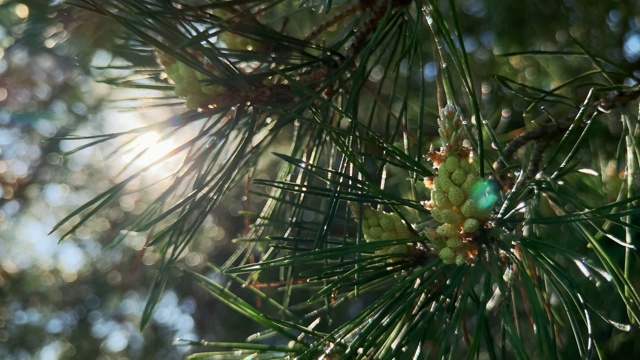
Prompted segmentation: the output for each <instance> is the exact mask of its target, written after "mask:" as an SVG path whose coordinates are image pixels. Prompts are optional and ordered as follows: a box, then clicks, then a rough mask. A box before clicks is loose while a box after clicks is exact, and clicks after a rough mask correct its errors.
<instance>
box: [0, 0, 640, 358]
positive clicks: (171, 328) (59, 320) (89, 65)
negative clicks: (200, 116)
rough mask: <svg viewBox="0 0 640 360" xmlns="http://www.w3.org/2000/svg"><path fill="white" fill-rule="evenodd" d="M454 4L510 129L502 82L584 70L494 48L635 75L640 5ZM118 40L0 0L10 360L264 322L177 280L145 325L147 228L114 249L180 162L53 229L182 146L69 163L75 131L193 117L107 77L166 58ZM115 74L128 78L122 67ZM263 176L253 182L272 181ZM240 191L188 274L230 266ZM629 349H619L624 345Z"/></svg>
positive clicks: (2, 229)
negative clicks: (589, 56) (593, 62)
mask: <svg viewBox="0 0 640 360" xmlns="http://www.w3.org/2000/svg"><path fill="white" fill-rule="evenodd" d="M308 3H309V6H311V5H314V2H308ZM315 3H317V4H318V5H319V4H322V2H321V1H315ZM458 3H459V6H460V8H461V9H462V10H463V12H464V13H463V14H462V15H463V17H462V18H461V19H462V22H461V23H462V28H463V30H464V31H465V33H464V40H465V44H466V46H467V49H468V51H469V52H470V55H471V60H472V61H473V68H474V70H475V72H476V74H477V75H478V78H479V79H480V80H481V81H480V84H481V86H482V93H483V95H484V98H483V99H482V100H483V102H484V105H487V106H489V105H491V107H494V108H499V109H501V113H500V115H499V117H502V119H503V120H504V123H505V124H506V123H508V124H509V126H511V127H514V126H515V127H517V126H519V125H518V124H522V123H523V122H524V119H521V117H522V115H519V114H521V113H522V111H523V110H524V109H525V108H526V106H527V102H526V101H524V100H522V99H520V98H518V97H517V96H514V95H513V94H512V93H508V92H503V91H502V90H501V86H500V84H499V83H498V82H496V81H493V80H492V77H491V74H499V75H503V76H506V77H510V78H513V79H516V80H518V81H521V82H526V83H528V84H530V85H532V86H539V87H543V88H550V87H553V86H555V85H556V84H559V83H561V82H562V81H564V80H566V79H568V78H571V77H572V76H575V74H577V73H579V72H580V71H581V67H582V66H583V65H584V64H580V63H577V62H576V61H577V60H576V59H575V58H570V57H566V58H555V59H553V60H551V59H548V58H547V59H545V58H532V57H511V58H508V59H507V58H501V57H497V56H496V54H501V53H506V52H510V51H523V50H563V49H567V48H572V47H574V46H575V41H577V42H580V43H581V44H583V45H585V46H586V47H588V48H589V49H591V50H593V51H594V52H596V53H597V54H598V55H600V56H604V57H606V58H607V59H608V60H610V61H612V62H614V63H616V64H618V65H620V66H621V67H622V68H624V69H625V70H627V71H630V72H634V71H636V72H635V74H636V75H640V73H638V72H637V69H639V68H640V5H636V4H634V3H635V2H633V1H599V0H587V1H571V0H566V1H563V2H556V1H542V0H530V1H523V2H516V1H510V2H504V1H491V0H484V1H481V0H468V1H458ZM291 21H295V19H292V20H291ZM293 28H295V26H294V27H293ZM121 31H122V30H121V29H120V28H119V27H118V26H117V25H116V24H114V23H113V22H111V21H109V20H108V19H106V18H102V17H99V16H97V15H95V14H90V13H87V12H84V11H82V10H80V9H77V8H74V7H72V6H70V5H68V4H66V3H64V2H62V1H45V0H25V1H10V0H0V185H1V187H0V358H2V359H31V358H35V359H74V358H75V359H94V358H95V359H178V358H181V357H182V356H183V355H184V354H185V353H187V352H188V351H189V347H187V346H180V342H179V341H178V342H177V343H176V342H175V340H176V339H188V340H199V339H207V340H215V341H225V340H230V339H234V338H235V337H234V333H235V332H236V331H240V330H238V328H241V331H242V333H246V332H247V331H249V330H251V329H250V327H251V326H253V325H251V324H248V323H247V322H246V321H242V319H241V318H240V317H238V316H237V315H235V314H234V313H233V312H231V311H230V310H229V309H228V308H226V307H224V306H223V305H221V304H219V303H217V302H215V301H214V300H213V299H211V298H210V297H209V296H207V295H206V294H205V293H204V292H203V291H202V290H200V289H199V288H198V287H197V286H196V285H195V284H192V283H190V282H189V281H181V277H180V274H179V273H178V272H176V276H174V277H172V280H171V282H170V283H169V286H168V288H167V290H166V291H165V293H164V295H163V298H162V300H161V301H160V303H159V305H158V307H157V309H156V312H155V315H154V316H153V321H152V323H151V325H150V326H149V327H148V328H147V329H146V330H145V331H144V332H140V331H139V322H140V316H141V313H142V309H143V306H144V303H145V299H146V296H147V291H148V284H149V283H150V282H151V279H153V277H154V275H155V271H156V267H154V265H155V264H156V263H157V261H158V256H157V255H156V254H155V253H154V252H153V250H146V251H144V252H143V251H142V249H143V246H144V244H145V241H146V237H147V235H148V234H144V233H126V237H125V240H124V241H123V242H122V243H120V244H113V243H112V242H111V240H112V239H114V238H115V237H116V235H118V234H121V227H120V225H121V224H122V223H123V222H124V221H125V220H126V219H127V218H128V217H130V216H132V215H135V214H139V213H140V212H142V210H144V208H145V206H146V204H148V202H149V201H150V199H153V196H154V194H156V193H157V192H158V191H160V190H161V189H162V188H163V186H166V185H167V184H166V181H162V180H161V179H163V178H164V176H165V175H166V174H167V173H168V172H170V171H171V169H172V168H174V167H175V166H176V163H173V162H172V161H175V162H179V161H180V159H179V158H177V159H174V160H172V161H168V162H163V163H162V164H160V165H158V166H154V167H152V168H150V169H149V170H148V171H147V172H146V173H145V176H143V177H141V178H140V179H139V180H137V181H136V182H134V183H132V184H130V186H131V190H132V191H131V192H130V193H127V194H126V195H125V196H122V197H121V198H120V199H119V200H118V201H117V202H116V203H114V204H113V205H112V206H111V208H110V209H109V210H108V211H106V212H103V213H101V214H100V215H99V216H96V217H94V218H93V219H92V221H90V222H89V223H87V224H86V225H84V226H82V227H81V228H80V229H78V230H77V231H76V232H75V235H74V236H72V237H71V238H69V239H66V240H64V241H62V242H59V240H60V237H61V234H62V233H64V232H65V231H66V230H68V228H61V229H59V230H58V231H56V232H53V233H51V234H50V233H49V232H50V230H51V229H52V228H53V227H54V225H55V224H56V223H58V222H59V221H60V220H61V219H63V218H64V217H65V216H66V215H67V214H69V213H70V212H71V211H73V210H74V209H75V208H77V207H78V206H80V205H82V204H83V203H85V202H87V201H88V200H90V199H91V198H93V197H94V196H96V195H97V194H99V193H101V192H102V191H104V190H106V189H107V188H109V187H110V186H112V185H113V184H115V183H116V181H117V180H118V179H122V178H123V177H124V176H126V175H127V173H128V172H131V171H135V170H136V169H140V168H142V167H144V166H147V165H149V164H151V163H152V162H153V161H155V160H156V159H158V158H160V157H161V156H162V155H163V154H164V151H166V149H168V148H170V147H171V143H170V141H171V139H168V140H167V139H164V138H162V137H161V135H160V132H159V131H154V130H153V129H150V130H149V131H147V132H145V134H144V135H143V136H139V137H136V138H134V139H132V140H131V141H126V139H118V140H116V141H109V142H104V143H100V144H98V145H97V146H91V147H87V148H85V149H82V150H81V151H78V152H73V153H70V152H72V150H73V149H76V148H77V147H79V146H82V145H84V144H86V143H88V142H89V140H69V139H68V136H71V135H84V136H89V135H100V134H105V133H114V132H123V131H126V130H130V129H133V128H137V127H141V126H146V125H150V124H153V123H154V122H155V121H157V120H158V119H168V118H171V117H173V116H177V115H178V114H179V113H180V112H181V111H182V107H181V104H180V103H177V104H176V106H165V107H155V106H153V104H154V102H153V101H149V103H148V104H146V103H145V100H144V99H158V98H162V97H163V96H167V95H168V94H163V93H161V92H150V91H148V90H144V91H143V90H136V89H120V88H117V87H115V86H113V85H112V84H108V83H107V84H105V83H101V82H99V81H97V80H99V79H105V78H111V77H115V76H118V75H123V74H126V73H127V71H129V70H127V69H128V68H134V67H144V66H151V65H153V64H155V61H156V60H155V58H154V57H153V54H145V53H139V52H135V51H130V49H128V48H127V47H126V46H124V45H123V42H122V41H121V37H120V36H119V34H121ZM118 64H120V65H121V66H122V69H121V70H114V69H113V66H114V65H118ZM107 65H108V66H110V68H109V69H106V68H105V67H106V66H107ZM436 67H437V66H436V63H435V62H431V63H429V64H427V66H426V67H425V68H424V69H423V72H424V74H425V75H426V78H427V79H428V80H430V81H434V79H435V74H436ZM118 71H120V72H121V73H118ZM141 99H142V100H141ZM506 120H509V121H506ZM184 131H186V132H188V131H189V129H185V130H184ZM194 131H195V130H194ZM177 136H180V134H178V135H177ZM184 136H188V134H184ZM68 153H70V154H68ZM267 168H268V167H266V166H265V169H264V171H262V170H260V169H258V173H257V174H254V177H256V178H269V177H272V176H273V174H272V173H269V171H268V170H267ZM261 171H262V172H261ZM134 189H146V190H144V191H135V192H134V191H133V190H134ZM243 195H244V191H243V189H242V188H241V187H239V188H238V189H237V190H235V191H232V193H231V194H230V196H229V197H228V199H227V200H225V202H223V204H222V205H221V206H220V207H219V208H218V209H217V210H216V211H215V212H213V213H212V214H210V217H209V220H208V221H207V223H206V226H205V227H204V228H203V229H202V236H201V237H200V239H199V241H197V242H194V244H193V245H192V246H191V248H189V249H188V251H186V252H185V254H184V256H183V258H182V262H181V266H182V267H185V268H190V269H194V270H196V271H199V272H205V273H206V272H207V270H206V263H207V262H217V263H220V262H222V261H224V260H225V259H226V256H228V254H230V253H231V251H232V247H233V245H232V243H231V239H233V238H235V237H237V236H240V235H242V233H243V231H245V224H244V220H243V218H242V216H241V213H240V211H241V210H242V209H243V207H242V204H241V203H242V201H243V198H242V196H243ZM260 205H261V202H260V200H255V201H254V202H252V206H254V207H255V209H259V208H260ZM212 276H213V275H212ZM238 324H242V325H241V326H240V325H238ZM256 329H257V328H256ZM618 340H619V341H615V339H614V341H612V342H611V347H615V346H617V345H616V344H618V343H619V344H624V343H625V341H624V339H622V340H620V339H618Z"/></svg>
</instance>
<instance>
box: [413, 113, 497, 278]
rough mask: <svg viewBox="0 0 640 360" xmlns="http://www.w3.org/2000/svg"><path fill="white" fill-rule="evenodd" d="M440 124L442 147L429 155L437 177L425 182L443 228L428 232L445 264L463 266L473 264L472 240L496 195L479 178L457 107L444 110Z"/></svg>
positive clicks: (430, 204) (433, 213)
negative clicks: (465, 139)
mask: <svg viewBox="0 0 640 360" xmlns="http://www.w3.org/2000/svg"><path fill="white" fill-rule="evenodd" d="M438 122H439V131H440V137H441V139H442V141H443V146H442V148H441V149H440V150H437V151H436V150H432V151H431V152H429V154H428V157H429V159H430V160H431V162H432V163H433V167H434V169H435V170H436V175H435V176H434V177H432V178H426V179H425V185H426V186H427V188H428V189H429V190H431V200H430V201H425V202H424V205H425V207H426V208H427V209H428V210H430V211H431V216H432V217H433V219H434V220H436V221H437V222H438V223H440V225H438V226H437V227H434V228H429V229H427V230H425V232H426V236H427V237H428V238H429V240H430V241H431V243H432V245H433V247H434V248H435V250H436V251H437V252H438V256H440V258H441V259H442V261H443V262H444V263H445V264H453V263H455V264H457V265H462V264H464V263H465V262H473V261H474V259H475V256H476V254H477V244H476V243H474V241H473V238H474V236H475V235H476V234H477V232H478V230H480V228H481V227H482V226H483V225H484V224H485V223H486V221H487V220H488V219H489V216H490V215H491V212H492V210H493V206H494V204H495V202H496V200H497V195H496V194H494V193H492V192H491V189H492V187H491V186H490V184H488V183H487V182H486V181H484V180H483V179H482V178H480V175H479V173H478V170H477V166H476V164H475V163H474V161H473V157H472V151H471V148H469V147H468V146H466V145H464V141H463V134H462V129H461V120H460V118H459V115H458V113H457V111H455V108H454V107H453V106H447V107H445V108H444V109H443V110H442V114H441V117H440V119H439V120H438Z"/></svg>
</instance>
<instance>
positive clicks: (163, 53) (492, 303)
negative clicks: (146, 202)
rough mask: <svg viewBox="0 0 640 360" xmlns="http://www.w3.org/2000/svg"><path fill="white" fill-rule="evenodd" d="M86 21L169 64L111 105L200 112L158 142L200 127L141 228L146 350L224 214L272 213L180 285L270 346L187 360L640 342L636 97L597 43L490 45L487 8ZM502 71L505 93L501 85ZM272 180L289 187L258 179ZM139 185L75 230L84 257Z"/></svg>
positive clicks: (187, 13) (107, 11)
mask: <svg viewBox="0 0 640 360" xmlns="http://www.w3.org/2000/svg"><path fill="white" fill-rule="evenodd" d="M71 3H72V4H73V5H75V6H78V7H80V8H83V9H86V10H87V11H92V12H95V13H97V14H100V15H103V16H105V17H108V18H110V19H111V21H113V22H116V23H118V24H120V26H122V28H124V29H125V30H126V32H124V33H123V34H121V36H123V42H124V44H125V45H126V46H128V47H129V48H130V49H131V50H133V51H136V52H138V53H140V54H144V55H146V56H148V57H156V58H157V59H158V62H157V64H156V65H154V66H146V67H143V68H135V69H129V70H132V71H130V72H129V73H128V74H127V75H125V76H124V77H119V78H109V79H103V81H107V82H108V83H111V84H117V85H119V86H129V87H139V88H149V89H155V90H163V91H165V94H166V96H165V97H162V98H157V99H154V100H155V101H156V102H157V103H158V105H163V106H173V107H176V106H179V107H182V106H185V105H186V107H184V112H183V114H182V115H180V116H179V117H178V118H170V119H167V120H165V121H159V122H158V123H157V124H154V125H153V127H154V129H162V131H163V134H164V136H167V137H169V136H172V134H173V133H175V132H176V131H178V129H180V128H182V127H186V126H193V125H194V124H197V126H198V127H199V131H197V132H195V133H194V134H193V136H192V137H191V138H190V139H188V140H187V141H185V142H184V143H183V144H181V145H180V146H178V147H176V148H175V149H174V150H173V151H172V152H170V153H169V154H168V155H167V156H166V158H162V159H160V160H158V161H157V162H156V163H155V164H151V165H149V166H154V165H156V164H157V163H160V162H162V161H164V160H166V159H168V158H170V157H173V156H178V155H181V156H182V155H183V156H184V160H183V161H182V163H181V165H180V166H179V168H178V169H176V170H175V172H173V173H171V174H167V178H168V179H170V180H171V182H172V185H171V186H169V187H168V188H167V189H166V190H165V191H163V192H162V193H159V194H157V196H156V199H155V200H154V201H153V203H152V204H150V206H148V207H147V208H146V210H144V211H143V212H142V213H141V214H140V215H139V216H137V217H136V218H135V219H132V220H131V221H130V223H129V224H126V229H127V230H129V231H138V232H146V231H150V230H153V235H152V237H151V238H150V241H149V243H148V246H150V247H154V248H156V249H157V250H158V251H159V252H160V254H161V256H162V263H161V265H160V268H159V271H158V275H157V277H156V279H155V280H154V282H153V284H152V288H151V291H150V294H149V299H148V302H147V306H146V308H145V310H144V314H143V321H142V327H144V326H145V325H146V324H147V323H148V321H149V319H150V317H151V314H152V313H153V310H154V307H155V306H156V304H157V303H158V301H159V299H160V296H161V294H162V291H163V288H164V287H165V284H166V283H167V281H168V279H169V277H171V276H172V275H173V274H174V272H173V269H175V268H176V267H177V268H180V266H179V261H180V258H181V254H182V253H183V251H184V250H185V249H187V248H188V247H189V246H190V244H191V243H192V242H195V241H198V236H201V233H200V232H199V230H200V229H201V227H202V225H203V223H204V222H205V220H206V218H207V216H208V215H209V214H210V213H211V212H212V211H213V209H214V208H215V207H216V206H218V205H219V204H220V202H221V201H222V200H223V199H224V197H225V196H226V194H228V193H229V192H230V191H231V190H232V189H233V188H234V187H235V186H246V187H247V191H248V192H249V194H250V196H247V202H250V201H251V199H254V198H256V197H263V198H264V199H266V202H265V205H264V207H263V208H262V210H261V211H260V212H259V213H251V212H248V211H247V212H246V213H245V214H244V215H245V216H246V218H247V219H249V222H250V226H248V227H247V229H246V230H247V234H246V235H244V236H242V237H240V238H238V239H236V244H237V250H236V252H235V253H234V254H232V255H231V256H230V257H229V258H228V260H227V261H226V262H224V263H222V264H210V266H209V267H210V270H212V271H213V272H215V273H216V274H217V276H215V277H212V276H207V274H206V273H202V274H201V273H196V272H190V271H186V270H185V272H186V273H187V274H189V275H190V277H189V278H190V279H191V280H192V281H194V282H197V283H199V284H200V285H201V286H202V287H203V288H204V289H206V290H207V291H208V292H209V293H210V294H211V296H213V297H215V298H217V299H218V300H219V301H221V302H223V303H225V304H227V305H228V306H229V307H230V308H231V309H233V310H235V311H237V312H239V313H240V314H242V315H244V316H246V317H247V318H248V319H250V320H252V321H254V322H256V323H258V324H259V325H260V326H262V327H263V328H264V331H261V332H260V333H257V334H247V338H246V339H238V342H234V343H227V342H206V341H202V342H200V341H190V340H182V341H181V343H183V344H188V345H195V346H197V348H196V351H195V352H194V353H193V354H192V355H190V357H189V358H190V359H204V358H211V359H242V358H260V359H267V358H301V359H318V358H326V359H393V358H396V359H405V358H416V359H418V358H438V359H440V358H464V357H466V358H479V357H482V358H491V359H509V358H518V359H529V358H540V359H555V358H575V357H579V358H584V359H587V358H595V357H600V358H603V357H604V354H605V347H606V345H607V342H606V341H607V340H608V339H609V338H611V336H610V335H607V334H611V332H618V331H622V332H631V333H637V330H636V327H637V324H638V322H639V321H640V296H639V295H638V291H637V290H638V287H637V284H638V262H637V259H636V257H637V249H636V242H637V231H638V230H639V227H638V225H637V224H638V221H637V215H638V205H637V204H638V200H639V199H640V194H639V184H638V166H637V165H638V156H639V155H640V145H639V144H638V141H640V138H639V137H638V130H637V125H638V110H637V98H638V97H639V96H640V89H639V88H638V85H637V81H638V79H637V77H636V75H634V73H633V72H632V71H630V70H628V69H626V68H624V67H622V66H618V65H616V64H615V63H614V62H612V61H609V60H607V58H606V56H605V55H606V54H602V55H596V53H599V52H598V51H596V50H598V49H596V48H593V47H592V46H590V44H589V43H585V42H581V41H580V39H578V35H575V36H576V41H574V42H573V43H571V44H567V45H566V48H553V50H547V49H549V48H550V46H547V45H545V46H540V44H541V43H543V41H546V39H545V38H544V34H541V35H540V38H539V39H520V41H523V42H525V46H524V47H519V45H520V44H519V43H518V39H509V34H506V35H503V36H501V37H498V36H497V35H496V39H494V41H495V45H493V44H491V43H490V42H491V40H487V41H488V42H489V44H483V45H481V44H478V43H477V42H476V40H477V39H478V38H479V37H478V34H475V33H472V34H469V31H475V29H468V28H466V27H465V24H466V23H468V22H471V20H470V19H471V18H472V17H473V16H474V10H473V4H470V3H469V2H455V1H436V0H414V1H408V0H360V1H331V0H324V1H311V0H306V1H305V0H300V1H294V0H266V1H253V0H227V1H213V0H211V1H205V0H202V1H197V0H192V1H186V0H184V1H137V0H119V1H115V0H113V1H103V0H76V1H72V2H71ZM526 3H531V6H539V5H540V4H539V3H538V2H536V1H531V2H526ZM483 4H484V6H486V8H485V11H487V9H489V8H491V9H494V10H495V9H497V10H496V14H500V11H498V10H501V11H506V10H505V9H504V8H506V7H507V5H504V4H502V2H492V1H487V2H484V3H483ZM492 6H493V7H495V8H492ZM462 9H464V10H465V11H462ZM476 10H477V9H476ZM520 10H522V9H520ZM540 11H542V10H540ZM605 13H606V12H605ZM523 14H524V12H523V13H520V12H518V15H519V16H523ZM578 14H579V15H580V14H583V13H578ZM496 16H497V15H496ZM537 21H541V19H538V20H537ZM487 26H488V25H487ZM494 26H495V34H500V24H494ZM479 30H480V29H478V31H479ZM515 32H516V31H514V33H513V34H511V35H510V36H516V34H515ZM522 33H524V31H523V32H522ZM572 34H573V33H572ZM471 35H474V36H476V37H472V36H471ZM528 40H531V41H530V43H528ZM472 44H473V45H472ZM504 44H508V45H509V47H511V46H513V48H509V51H514V52H511V53H502V54H499V56H496V55H494V54H493V53H491V51H490V50H493V49H506V48H507V46H505V45H504ZM471 46H473V47H475V48H476V50H474V51H471V50H470V49H469V47H471ZM492 46H495V47H492ZM478 47H484V51H481V50H482V49H480V50H477V48H478ZM523 48H524V49H535V50H527V51H522V49H523ZM487 49H489V51H487ZM516 50H517V51H518V52H515V51H516ZM569 60H570V63H567V62H568V61H569ZM490 62H501V64H505V65H504V66H505V70H504V71H499V72H497V73H495V74H493V75H492V78H491V75H489V74H487V73H486V72H485V73H483V71H486V70H487V69H489V68H493V69H496V68H498V67H497V66H493V67H490V66H489V65H487V64H488V63H490ZM556 63H563V64H561V65H556ZM507 64H509V65H507ZM524 64H528V65H524ZM483 66H484V67H483ZM565 67H566V71H565ZM534 73H537V74H538V75H537V76H536V75H535V74H534ZM176 98H182V99H184V100H185V101H184V102H182V101H181V102H178V103H177V102H176ZM505 109H509V111H505ZM517 109H520V111H518V110H517ZM512 111H513V112H521V113H522V114H524V115H523V116H515V115H512V114H511V112H512ZM612 124H615V125H612ZM144 130H145V129H142V130H136V131H137V133H142V132H143V131H144ZM133 133H135V132H133ZM131 134H132V132H129V133H126V134H124V133H122V134H104V135H102V136H98V137H94V138H91V139H90V140H91V141H90V143H89V145H83V146H82V148H84V147H86V146H90V145H94V144H98V143H102V142H104V141H106V140H109V139H112V138H115V137H118V136H123V135H131ZM612 144H613V145H612ZM272 154H273V155H272ZM274 157H275V160H276V161H277V163H278V170H277V172H273V178H272V179H257V178H256V179H254V178H252V173H253V171H254V170H255V169H266V168H268V167H269V166H270V165H268V164H271V161H274V160H273V159H274ZM144 171H145V169H142V170H139V171H138V172H135V173H134V174H133V175H131V176H129V177H127V178H125V179H124V180H123V181H122V182H120V183H117V184H115V185H114V186H113V187H112V188H110V189H106V190H105V191H104V192H103V193H102V194H101V195H99V196H98V197H96V198H95V199H93V200H91V201H89V202H87V203H86V204H85V205H83V206H81V207H80V208H78V209H77V210H76V211H74V212H73V213H71V214H69V215H68V216H67V217H66V218H65V219H63V221H61V223H60V224H59V225H58V227H56V229H59V228H62V227H66V228H65V229H66V230H67V232H66V234H67V235H70V234H72V233H73V232H74V231H75V230H77V229H78V228H79V227H80V226H81V225H82V224H84V223H85V222H86V221H88V220H89V219H91V217H92V216H94V215H95V214H96V213H98V212H100V211H102V210H104V209H106V208H107V207H108V205H109V204H110V203H111V202H113V201H114V200H117V199H118V198H119V197H120V196H121V195H122V194H123V190H124V189H125V187H126V186H127V184H129V183H130V182H132V181H133V180H135V179H136V178H137V177H139V176H141V175H142V174H143V173H144ZM247 179H248V185H247V184H245V181H246V180H247ZM263 189H266V190H263ZM247 209H248V208H247ZM76 219H80V220H79V221H78V222H75V223H70V222H71V221H75V220H76ZM56 229H54V230H56ZM118 240H119V239H116V242H117V241H118ZM221 279H222V280H221ZM230 326H231V325H230ZM636 351H637V350H636ZM636 353H637V352H636Z"/></svg>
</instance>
